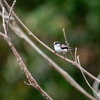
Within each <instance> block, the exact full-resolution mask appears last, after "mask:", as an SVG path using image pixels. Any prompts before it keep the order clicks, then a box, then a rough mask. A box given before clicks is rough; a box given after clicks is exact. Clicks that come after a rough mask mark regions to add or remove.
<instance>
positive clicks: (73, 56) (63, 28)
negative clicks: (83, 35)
mask: <svg viewBox="0 0 100 100" xmlns="http://www.w3.org/2000/svg"><path fill="white" fill-rule="evenodd" d="M63 34H64V38H65V43H66V45H67V46H68V47H70V46H69V43H68V41H67V38H66V33H65V29H64V28H63ZM69 51H70V54H71V56H72V58H73V60H74V56H73V53H72V51H71V50H70V49H69Z"/></svg>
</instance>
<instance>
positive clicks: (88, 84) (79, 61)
mask: <svg viewBox="0 0 100 100" xmlns="http://www.w3.org/2000/svg"><path fill="white" fill-rule="evenodd" d="M77 61H78V64H79V65H80V66H81V64H80V60H79V56H77ZM80 71H81V73H82V75H83V77H84V79H85V81H86V83H87V85H88V86H89V87H90V89H91V90H92V91H93V92H94V93H95V94H96V95H97V96H98V97H99V99H100V95H99V94H98V93H97V92H96V91H95V90H94V89H93V88H92V87H91V85H90V84H89V82H88V80H87V79H86V77H85V74H84V73H83V71H82V68H81V67H80Z"/></svg>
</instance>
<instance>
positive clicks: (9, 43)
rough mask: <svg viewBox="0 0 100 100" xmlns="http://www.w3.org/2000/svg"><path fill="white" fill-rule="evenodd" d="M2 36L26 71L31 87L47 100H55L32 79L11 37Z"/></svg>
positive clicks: (0, 34) (22, 68) (1, 34)
mask: <svg viewBox="0 0 100 100" xmlns="http://www.w3.org/2000/svg"><path fill="white" fill-rule="evenodd" d="M0 36H2V37H3V38H4V39H5V41H6V42H7V43H8V45H9V46H10V48H11V50H12V52H13V53H14V55H15V57H16V59H17V61H18V63H19V66H20V67H21V70H23V71H24V73H25V75H26V77H27V79H28V81H29V83H30V85H32V86H33V87H34V88H36V89H37V90H38V91H39V92H40V93H41V94H42V95H43V96H44V97H45V98H46V99H47V100H53V99H52V98H51V97H50V96H49V95H48V94H47V93H46V92H45V91H44V90H43V89H42V88H41V87H40V86H39V84H38V83H37V82H36V80H35V79H34V78H33V77H32V75H31V73H30V72H29V71H28V69H27V67H26V65H25V64H24V62H23V61H22V58H21V57H20V55H19V54H18V52H17V50H16V49H15V47H14V45H13V44H12V42H11V40H10V37H8V36H7V35H6V34H3V33H1V32H0Z"/></svg>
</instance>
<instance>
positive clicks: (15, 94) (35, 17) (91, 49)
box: [0, 0, 100, 100]
mask: <svg viewBox="0 0 100 100" xmlns="http://www.w3.org/2000/svg"><path fill="white" fill-rule="evenodd" d="M7 1H8V2H9V4H10V5H11V4H12V0H7ZM14 11H15V13H16V14H17V15H18V16H19V18H20V19H21V20H22V21H23V22H24V23H25V25H26V26H27V27H28V28H29V29H30V30H31V31H32V32H33V33H34V34H35V35H36V36H37V37H38V38H39V39H40V40H41V41H43V42H44V43H45V44H47V45H48V46H49V47H51V48H52V49H53V45H52V44H53V42H54V41H56V40H59V41H61V42H62V43H64V37H63V33H62V29H63V28H65V29H66V35H67V39H68V42H69V44H70V46H72V47H78V48H81V49H83V50H79V51H78V54H79V55H80V61H81V64H82V66H83V67H84V68H85V69H86V70H87V71H89V72H90V73H92V74H93V75H94V76H97V75H98V74H99V72H100V0H17V3H16V5H15V8H14ZM0 30H1V31H3V28H2V22H1V18H0ZM9 35H10V37H11V40H12V42H13V43H14V45H15V47H16V49H17V50H18V52H19V54H20V55H21V57H22V59H23V60H24V62H25V64H26V65H27V67H28V69H29V71H30V72H31V73H32V76H33V77H34V78H35V79H36V80H37V82H38V83H39V85H40V86H41V87H42V88H43V89H44V90H45V91H46V92H47V93H48V94H49V95H50V96H51V97H52V98H53V99H54V100H89V99H88V98H87V97H85V96H84V95H83V94H81V93H80V92H79V91H77V90H76V89H74V88H73V87H72V86H71V85H70V84H69V83H68V82H66V81H65V80H64V79H63V78H62V77H61V76H60V74H59V73H58V72H56V71H55V70H54V69H53V68H52V66H51V65H50V64H49V63H47V62H46V61H45V60H44V59H43V58H42V57H41V56H40V55H39V54H38V53H37V52H36V51H35V50H34V49H32V48H31V47H30V45H29V44H28V43H26V42H25V41H24V40H22V39H20V38H19V37H18V36H17V35H15V34H14V32H13V31H11V30H10V29H9ZM32 40H33V41H34V42H35V43H36V45H37V46H38V47H40V48H41V49H42V50H43V51H44V52H45V53H46V54H47V55H48V56H49V57H50V58H51V59H53V60H54V61H55V62H56V63H57V64H58V65H60V66H61V67H62V68H63V69H64V70H65V71H67V72H68V73H69V74H70V75H71V76H72V77H73V78H74V79H75V80H76V81H77V82H78V83H79V84H80V85H81V86H82V87H83V88H84V89H86V91H87V92H89V93H90V94H92V91H91V89H90V88H89V87H88V86H87V84H86V82H85V81H84V79H83V76H82V75H81V72H80V70H79V69H77V68H76V67H75V66H73V65H71V64H69V63H67V62H65V61H63V60H62V59H60V58H58V57H57V56H55V55H54V54H52V53H50V52H49V51H48V50H46V49H45V48H44V47H42V46H41V45H40V44H39V43H37V41H35V40H34V39H32ZM66 57H68V58H71V56H70V54H69V53H67V54H66ZM87 79H88V81H89V82H90V84H91V85H92V84H93V80H92V79H91V78H89V77H87ZM23 81H27V79H26V77H25V76H24V74H23V72H22V71H21V69H20V67H19V65H18V62H17V60H16V58H15V56H14V55H13V53H12V51H11V50H10V48H9V46H8V45H7V43H6V42H5V41H4V40H3V39H2V38H1V37H0V100H45V99H44V98H43V97H42V96H41V94H40V93H39V92H38V91H37V90H36V89H34V88H32V87H31V86H27V85H25V84H24V82H23Z"/></svg>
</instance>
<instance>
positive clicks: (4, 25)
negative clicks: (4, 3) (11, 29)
mask: <svg viewBox="0 0 100 100" xmlns="http://www.w3.org/2000/svg"><path fill="white" fill-rule="evenodd" d="M4 14H5V8H4V7H2V26H3V29H4V33H5V34H6V35H7V30H6V24H5V17H4Z"/></svg>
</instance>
